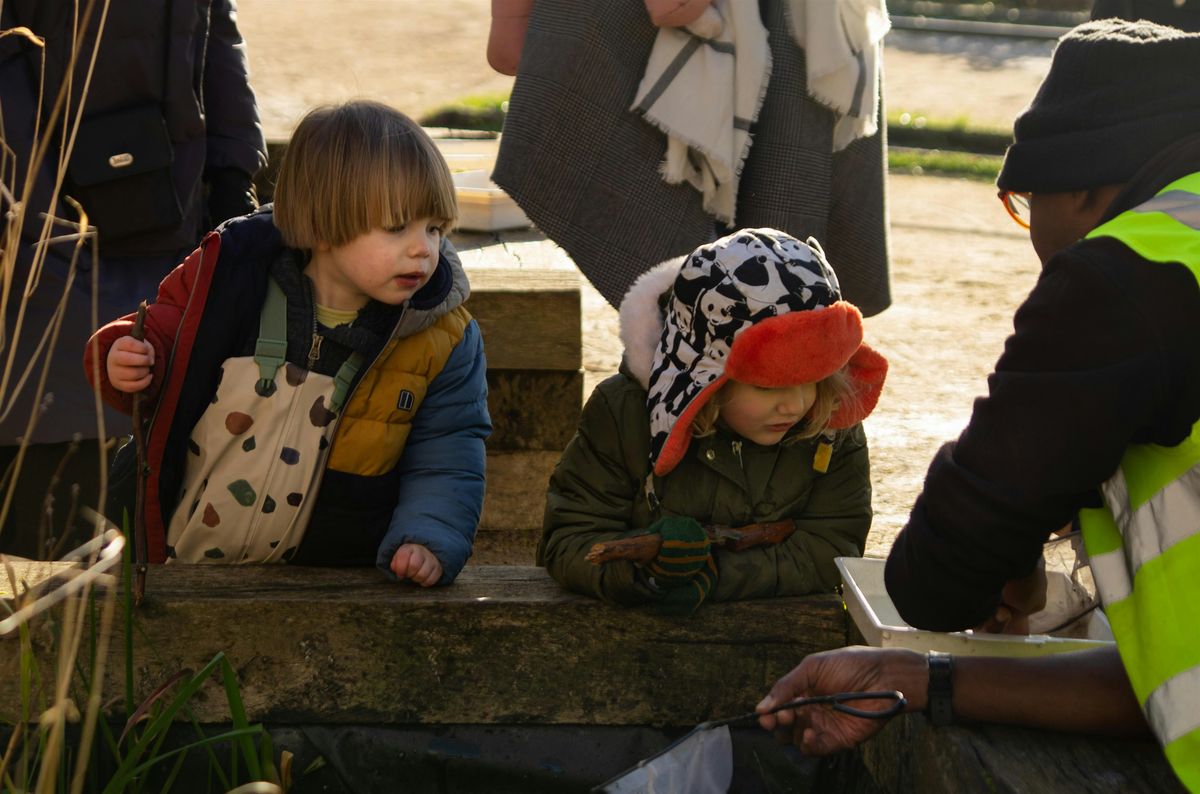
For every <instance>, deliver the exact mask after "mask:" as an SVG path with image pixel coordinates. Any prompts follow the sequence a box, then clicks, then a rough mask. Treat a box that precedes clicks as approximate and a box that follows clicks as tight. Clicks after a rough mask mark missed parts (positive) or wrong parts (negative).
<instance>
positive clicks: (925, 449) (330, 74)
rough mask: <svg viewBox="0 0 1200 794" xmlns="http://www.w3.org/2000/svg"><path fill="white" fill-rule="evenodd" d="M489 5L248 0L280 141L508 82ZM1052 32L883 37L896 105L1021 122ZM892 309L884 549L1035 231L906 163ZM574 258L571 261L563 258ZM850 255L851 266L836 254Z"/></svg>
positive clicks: (249, 37)
mask: <svg viewBox="0 0 1200 794" xmlns="http://www.w3.org/2000/svg"><path fill="white" fill-rule="evenodd" d="M489 8H490V2H489V0H439V2H435V3H428V2H417V0H338V2H328V0H241V2H240V3H239V10H240V25H241V29H242V33H243V35H244V36H245V38H246V41H247V47H248V52H249V57H250V65H251V80H252V82H253V84H254V87H255V90H256V92H257V94H258V101H259V106H260V108H261V112H262V116H263V120H264V125H265V127H266V132H267V136H268V138H285V137H286V136H287V135H288V134H289V132H290V130H291V128H292V127H293V126H294V124H295V123H296V121H297V120H298V118H299V117H300V115H302V114H303V112H304V111H305V110H306V109H307V108H308V107H310V106H312V105H314V104H318V103H322V102H331V101H339V100H343V99H346V98H349V97H355V96H357V97H372V98H376V99H381V100H383V101H386V102H389V103H391V104H393V105H395V106H396V107H399V108H400V109H402V110H404V111H405V112H406V113H408V114H409V115H412V116H414V117H415V116H420V115H422V114H424V113H426V112H429V111H431V110H433V109H436V108H438V107H440V106H442V105H445V104H449V103H452V102H455V101H457V100H459V99H462V98H463V97H466V96H471V95H486V94H497V93H507V92H508V91H509V90H510V89H511V87H512V78H510V77H505V76H503V75H498V74H496V73H495V72H493V71H491V69H490V68H489V67H488V65H487V63H486V61H485V59H484V51H485V45H486V41H487V31H488V25H489ZM1052 49H1053V43H1052V42H1049V41H1031V40H1015V39H1005V38H996V37H990V36H975V35H946V34H931V33H923V32H912V31H904V30H894V31H892V32H891V33H890V34H889V35H888V38H887V39H886V40H885V55H884V96H885V100H886V102H887V109H888V111H889V113H893V114H895V113H897V112H907V113H909V114H910V115H911V116H913V117H914V118H915V117H919V116H928V117H929V118H936V119H940V120H962V121H965V122H969V123H970V124H971V125H974V126H981V127H993V128H1000V129H1010V128H1011V124H1012V119H1013V117H1014V116H1015V115H1016V114H1017V113H1018V112H1019V111H1020V110H1021V108H1022V107H1024V105H1025V104H1026V103H1027V102H1028V100H1029V99H1030V98H1031V97H1032V96H1033V93H1034V91H1035V90H1036V88H1037V85H1038V83H1039V82H1040V81H1041V79H1042V77H1043V76H1044V75H1045V72H1046V70H1047V68H1048V66H1049V57H1050V53H1051V51H1052ZM889 212H890V216H891V227H892V236H891V246H892V291H893V305H892V307H891V308H890V309H888V310H887V311H885V312H884V313H883V314H881V315H879V316H878V317H875V318H872V319H870V320H868V321H867V335H868V340H869V341H870V342H871V343H872V344H874V345H875V346H876V347H877V348H878V349H880V350H881V351H882V352H883V353H885V354H886V355H887V356H888V357H889V359H890V361H891V371H890V375H889V380H888V385H887V388H886V389H885V392H884V395H883V398H882V400H881V402H880V404H879V408H878V409H877V410H876V412H875V414H874V415H873V416H872V417H871V418H870V419H868V421H867V432H868V435H869V437H870V442H871V445H872V467H873V480H874V482H875V509H876V521H875V526H874V528H873V529H872V532H871V536H870V538H869V540H868V548H867V553H868V554H869V555H874V556H882V555H886V553H887V551H888V549H889V548H890V546H891V542H892V538H893V537H894V536H895V533H896V532H897V531H899V529H900V527H902V526H903V523H904V520H905V518H906V516H907V514H908V510H909V508H910V507H911V505H912V501H913V499H914V498H915V497H916V495H917V494H918V493H919V491H920V487H921V482H922V479H923V477H924V474H925V469H926V467H927V466H928V463H929V461H930V459H931V458H932V456H933V453H934V452H935V450H936V449H937V447H938V446H939V445H940V444H941V443H943V442H944V441H946V440H949V439H952V438H954V437H955V436H956V435H957V434H958V432H959V430H961V428H962V427H963V426H964V424H965V423H966V421H967V419H968V418H969V416H970V411H971V404H972V401H973V399H974V398H975V397H976V396H977V395H980V394H983V393H985V391H986V382H985V378H986V376H987V373H988V372H989V371H990V370H991V368H992V365H993V364H994V362H995V360H996V358H997V357H998V355H999V354H1000V352H1001V350H1002V347H1003V341H1004V338H1005V337H1006V336H1007V335H1008V333H1009V332H1010V331H1011V328H1012V325H1011V318H1012V313H1013V310H1014V309H1015V308H1016V306H1017V305H1018V304H1019V303H1020V301H1021V300H1022V299H1023V298H1024V296H1025V295H1026V293H1027V292H1028V291H1029V289H1030V287H1031V286H1032V285H1033V282H1034V280H1035V279H1036V277H1037V273H1038V269H1039V268H1038V263H1037V260H1036V258H1035V257H1034V255H1033V251H1032V249H1031V248H1030V247H1029V244H1028V240H1027V238H1026V235H1025V233H1024V231H1023V230H1022V229H1020V228H1019V227H1017V226H1016V225H1015V224H1013V223H1012V221H1011V220H1010V219H1009V218H1008V216H1007V214H1006V213H1005V212H1004V210H1003V208H1002V207H1001V206H1000V203H999V202H998V201H997V200H996V197H995V189H994V188H993V187H992V186H991V185H990V184H989V183H987V182H982V181H972V180H966V179H946V178H940V177H932V176H914V175H908V174H897V173H895V172H893V173H892V175H891V177H890V179H889ZM562 260H563V263H562V264H563V266H569V263H568V262H566V257H565V255H563V256H562ZM833 264H834V266H835V267H836V266H837V263H836V262H835V263H833ZM583 300H584V367H585V371H586V373H587V380H586V382H585V388H587V389H590V388H591V387H592V386H593V385H594V384H595V383H597V382H598V381H599V380H601V379H602V378H604V377H607V376H608V375H610V374H612V373H613V372H615V371H616V367H617V364H618V362H619V360H620V354H621V346H620V342H619V340H618V339H617V336H616V313H615V311H613V310H612V309H611V308H610V307H609V306H608V305H607V304H606V303H605V302H604V301H603V299H601V298H600V297H599V295H598V294H597V293H595V291H594V290H591V289H589V288H585V290H584V297H583Z"/></svg>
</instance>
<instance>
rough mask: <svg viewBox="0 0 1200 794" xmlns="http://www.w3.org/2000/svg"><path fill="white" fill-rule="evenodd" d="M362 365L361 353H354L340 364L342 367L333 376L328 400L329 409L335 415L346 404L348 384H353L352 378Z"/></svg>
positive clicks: (348, 392) (348, 391)
mask: <svg viewBox="0 0 1200 794" xmlns="http://www.w3.org/2000/svg"><path fill="white" fill-rule="evenodd" d="M362 363H363V356H362V353H359V352H357V351H355V352H353V353H351V354H350V357H349V358H347V359H346V360H345V361H344V362H342V366H340V367H338V371H337V374H336V375H334V376H333V398H332V399H331V400H330V409H331V410H332V411H333V412H334V413H335V414H336V413H340V412H341V410H342V405H343V403H345V402H346V396H347V395H349V394H350V384H351V383H353V382H354V376H355V375H357V374H358V370H359V368H360V367H362Z"/></svg>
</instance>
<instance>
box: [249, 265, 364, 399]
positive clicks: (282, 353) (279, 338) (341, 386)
mask: <svg viewBox="0 0 1200 794" xmlns="http://www.w3.org/2000/svg"><path fill="white" fill-rule="evenodd" d="M286 361H287V296H286V295H284V294H283V289H282V288H281V287H280V286H279V283H278V282H276V281H275V279H273V278H270V277H268V278H267V297H266V300H265V301H263V308H262V313H261V314H260V315H259V318H258V339H257V341H255V343H254V363H256V364H258V382H257V383H255V384H254V390H255V391H256V392H258V394H259V395H260V396H262V397H270V396H271V395H272V394H274V393H275V375H276V374H277V373H278V372H279V368H280V367H282V366H283V365H284V363H285V362H286ZM362 365H363V355H362V354H361V353H359V352H357V351H356V352H353V353H351V354H350V355H349V357H347V358H346V360H345V361H344V362H342V365H341V366H340V367H338V371H337V373H336V374H334V376H333V384H334V385H333V397H332V398H331V399H330V409H331V410H332V411H333V412H334V413H338V412H340V411H341V410H342V406H343V405H344V404H345V402H346V397H347V396H349V394H350V386H351V385H352V384H353V383H354V376H355V375H357V374H358V371H359V370H360V369H362Z"/></svg>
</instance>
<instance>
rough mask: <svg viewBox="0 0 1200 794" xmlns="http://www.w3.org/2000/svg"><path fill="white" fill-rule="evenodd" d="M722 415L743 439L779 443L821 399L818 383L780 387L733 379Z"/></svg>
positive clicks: (727, 423) (726, 423)
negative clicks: (765, 386)
mask: <svg viewBox="0 0 1200 794" xmlns="http://www.w3.org/2000/svg"><path fill="white" fill-rule="evenodd" d="M725 389H726V396H727V398H728V399H727V400H726V402H725V404H724V405H722V406H721V411H720V414H719V415H720V417H721V421H723V422H724V423H725V425H726V426H727V427H728V428H729V429H730V430H732V431H733V432H735V433H737V434H738V435H739V436H741V437H742V438H746V439H749V440H750V441H753V442H754V443H756V444H762V445H764V446H770V445H771V444H778V443H779V442H780V441H782V440H783V437H784V435H785V434H786V433H787V432H788V431H789V430H791V429H792V427H793V426H795V424H796V423H797V422H799V421H800V420H801V419H803V418H804V416H805V415H806V414H807V413H808V410H809V409H810V408H812V406H813V403H814V402H815V401H816V399H817V384H815V383H802V384H800V385H799V386H787V387H784V388H780V389H768V388H764V387H761V386H751V385H750V384H748V383H741V382H739V381H735V380H733V381H730V382H729V385H728V386H726V387H725Z"/></svg>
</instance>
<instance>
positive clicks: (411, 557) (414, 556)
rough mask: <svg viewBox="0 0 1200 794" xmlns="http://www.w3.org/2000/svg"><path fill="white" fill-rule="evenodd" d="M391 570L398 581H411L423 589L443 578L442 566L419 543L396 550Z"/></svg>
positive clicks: (407, 544)
mask: <svg viewBox="0 0 1200 794" xmlns="http://www.w3.org/2000/svg"><path fill="white" fill-rule="evenodd" d="M391 568H392V573H394V574H396V577H397V578H398V579H411V580H412V581H414V582H416V583H417V584H419V585H421V587H431V586H433V585H435V584H437V583H438V581H439V580H440V579H441V578H442V564H441V563H440V562H438V558H437V557H435V556H434V554H433V552H432V551H430V550H429V549H427V548H425V547H424V546H422V545H420V544H419V543H405V544H404V545H403V546H401V547H400V548H398V549H396V553H395V554H393V555H392V565H391Z"/></svg>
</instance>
